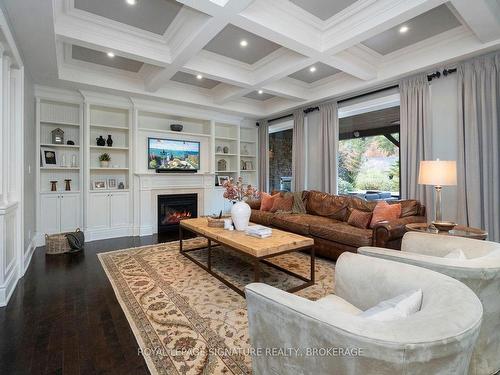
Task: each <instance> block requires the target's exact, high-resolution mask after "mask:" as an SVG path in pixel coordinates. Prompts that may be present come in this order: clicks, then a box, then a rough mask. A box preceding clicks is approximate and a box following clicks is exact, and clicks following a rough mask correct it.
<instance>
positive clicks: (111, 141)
mask: <svg viewBox="0 0 500 375" xmlns="http://www.w3.org/2000/svg"><path fill="white" fill-rule="evenodd" d="M106 143H107V145H108V147H113V140H112V139H111V134H108V139H106Z"/></svg>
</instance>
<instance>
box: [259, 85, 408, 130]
mask: <svg viewBox="0 0 500 375" xmlns="http://www.w3.org/2000/svg"><path fill="white" fill-rule="evenodd" d="M397 87H399V85H393V86H389V87H384V88H382V89H378V90H375V91H370V92H367V93H364V94H359V95H355V96H351V97H349V98H346V99H342V100H339V101H338V102H337V103H343V102H345V101H348V100H352V99H358V98H361V97H363V96H367V95H372V94H376V93H379V92H382V91H385V90H390V89H394V88H397ZM318 110H319V107H318V106H316V107H309V108H306V109H304V113H305V114H308V113H311V112H314V111H318ZM292 116H293V113H289V114H287V115H283V116H280V117H275V118H273V119H270V120H268V122H273V121H278V120H283V119H285V118H288V117H292ZM258 124H259V123H257V126H259V125H258Z"/></svg>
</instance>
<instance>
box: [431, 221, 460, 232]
mask: <svg viewBox="0 0 500 375" xmlns="http://www.w3.org/2000/svg"><path fill="white" fill-rule="evenodd" d="M432 225H434V226H435V227H436V228H437V229H438V230H439V231H440V232H448V231H450V230H452V229H453V228H455V227H456V226H457V223H454V222H452V221H433V222H432Z"/></svg>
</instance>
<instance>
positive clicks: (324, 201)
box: [306, 191, 349, 221]
mask: <svg viewBox="0 0 500 375" xmlns="http://www.w3.org/2000/svg"><path fill="white" fill-rule="evenodd" d="M348 201H349V198H348V197H346V196H342V195H331V194H327V193H322V192H320V191H310V192H309V193H308V194H307V204H306V209H307V213H308V214H311V215H318V216H325V217H329V218H331V219H335V220H341V221H342V220H345V217H346V214H347V205H348Z"/></svg>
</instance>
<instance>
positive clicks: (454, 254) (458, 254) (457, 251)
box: [443, 249, 467, 260]
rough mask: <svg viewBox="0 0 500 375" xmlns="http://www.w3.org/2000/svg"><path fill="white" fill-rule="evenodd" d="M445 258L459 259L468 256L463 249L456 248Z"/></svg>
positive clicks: (464, 258)
mask: <svg viewBox="0 0 500 375" xmlns="http://www.w3.org/2000/svg"><path fill="white" fill-rule="evenodd" d="M443 258H447V259H458V260H466V259H467V257H466V256H465V253H464V252H463V250H462V249H455V250H452V251H450V252H449V253H448V254H446V255H445V256H444V257H443Z"/></svg>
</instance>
